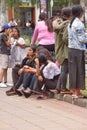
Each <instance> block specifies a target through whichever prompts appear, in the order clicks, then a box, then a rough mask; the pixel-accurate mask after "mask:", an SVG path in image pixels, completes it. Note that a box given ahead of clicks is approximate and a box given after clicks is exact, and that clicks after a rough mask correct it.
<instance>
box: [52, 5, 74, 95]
mask: <svg viewBox="0 0 87 130" xmlns="http://www.w3.org/2000/svg"><path fill="white" fill-rule="evenodd" d="M71 12H72V11H71V8H70V7H64V8H63V9H62V10H61V17H62V19H59V18H57V19H56V20H54V22H53V26H54V31H55V56H56V60H57V61H58V62H59V64H60V65H61V74H60V77H59V80H58V83H57V87H56V90H57V93H60V91H61V93H63V94H69V93H71V92H69V90H68V89H67V87H66V84H67V76H68V24H69V22H70V19H71Z"/></svg>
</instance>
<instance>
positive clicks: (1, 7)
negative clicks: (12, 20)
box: [0, 0, 8, 26]
mask: <svg viewBox="0 0 87 130" xmlns="http://www.w3.org/2000/svg"><path fill="white" fill-rule="evenodd" d="M0 14H1V15H0V26H2V25H3V24H5V23H7V21H8V17H7V16H8V15H7V7H6V0H1V2H0Z"/></svg>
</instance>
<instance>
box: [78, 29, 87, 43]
mask: <svg viewBox="0 0 87 130" xmlns="http://www.w3.org/2000/svg"><path fill="white" fill-rule="evenodd" d="M76 34H77V38H78V40H79V42H81V43H87V34H86V33H85V27H78V28H76Z"/></svg>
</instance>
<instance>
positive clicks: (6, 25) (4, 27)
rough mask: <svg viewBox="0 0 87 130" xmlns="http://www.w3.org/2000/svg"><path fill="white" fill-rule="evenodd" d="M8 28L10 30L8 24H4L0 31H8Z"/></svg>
mask: <svg viewBox="0 0 87 130" xmlns="http://www.w3.org/2000/svg"><path fill="white" fill-rule="evenodd" d="M8 28H10V26H9V25H8V24H4V25H3V26H2V29H8Z"/></svg>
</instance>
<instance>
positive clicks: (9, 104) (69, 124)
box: [0, 88, 87, 130]
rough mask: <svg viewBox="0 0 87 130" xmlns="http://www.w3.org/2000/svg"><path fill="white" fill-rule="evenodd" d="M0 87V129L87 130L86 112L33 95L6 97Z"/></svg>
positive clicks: (79, 108) (82, 109) (73, 106)
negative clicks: (27, 96)
mask: <svg viewBox="0 0 87 130" xmlns="http://www.w3.org/2000/svg"><path fill="white" fill-rule="evenodd" d="M6 90H7V88H0V99H1V100H0V130H58V129H59V130H87V109H84V108H82V107H78V106H75V105H72V104H69V103H66V102H63V101H59V100H56V99H47V100H42V101H38V100H37V99H36V96H35V95H33V96H31V97H30V98H28V99H25V98H24V97H18V96H17V95H15V96H6V94H5V91H6Z"/></svg>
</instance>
